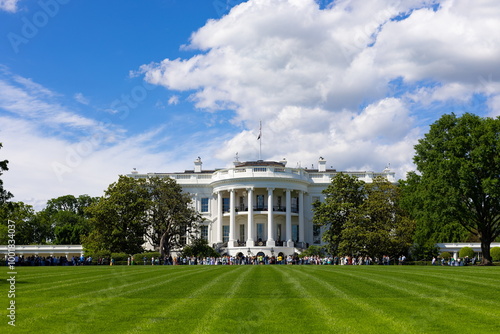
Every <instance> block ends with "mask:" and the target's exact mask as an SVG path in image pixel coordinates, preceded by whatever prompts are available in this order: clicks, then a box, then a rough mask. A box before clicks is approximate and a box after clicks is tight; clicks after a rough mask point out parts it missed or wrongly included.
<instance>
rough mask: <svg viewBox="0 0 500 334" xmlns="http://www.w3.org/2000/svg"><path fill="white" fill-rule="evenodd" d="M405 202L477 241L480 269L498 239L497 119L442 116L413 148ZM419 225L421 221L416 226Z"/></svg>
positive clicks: (499, 132)
mask: <svg viewBox="0 0 500 334" xmlns="http://www.w3.org/2000/svg"><path fill="white" fill-rule="evenodd" d="M415 151H416V153H415V157H414V162H415V164H416V166H417V170H418V171H419V172H420V173H419V174H415V173H414V174H411V177H410V179H409V183H410V187H411V188H412V189H413V190H414V192H413V193H412V192H406V195H405V196H408V197H409V199H407V201H409V202H413V205H414V207H416V208H418V210H419V211H423V212H424V213H423V214H421V215H420V217H419V216H418V215H417V217H416V218H417V219H419V218H422V217H426V218H429V217H433V218H434V223H435V224H440V223H441V222H444V223H450V222H457V223H459V224H460V225H461V226H463V227H464V228H465V229H467V230H468V231H469V232H470V233H472V234H474V235H476V236H477V237H478V238H479V240H480V241H481V250H482V253H483V260H482V263H483V264H491V256H490V244H491V242H493V241H494V240H495V239H496V238H497V237H498V236H499V235H500V117H497V118H495V119H493V118H481V117H479V116H476V115H472V114H468V113H466V114H464V115H463V116H461V117H457V116H456V115H454V114H451V115H444V116H442V117H441V118H440V119H439V120H438V121H436V122H435V123H434V124H432V125H431V127H430V130H429V132H428V133H427V134H426V135H425V136H424V138H422V139H420V140H419V142H418V144H417V145H416V146H415ZM419 223H420V221H419Z"/></svg>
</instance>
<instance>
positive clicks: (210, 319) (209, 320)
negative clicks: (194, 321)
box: [192, 266, 255, 333]
mask: <svg viewBox="0 0 500 334" xmlns="http://www.w3.org/2000/svg"><path fill="white" fill-rule="evenodd" d="M252 268H255V266H252V267H250V268H246V270H245V272H244V273H243V274H242V275H240V276H239V277H238V279H237V281H236V283H234V284H231V288H230V289H229V290H228V291H227V293H226V294H225V295H224V296H222V297H221V298H218V299H215V301H214V304H215V305H214V306H213V307H212V308H210V310H208V311H209V312H207V313H205V315H204V316H203V318H201V319H200V320H199V323H198V325H197V326H196V328H195V329H193V331H192V333H210V332H211V331H210V329H211V328H212V327H213V325H214V322H215V321H224V319H223V318H222V317H220V313H221V311H222V310H223V309H224V308H225V307H226V306H227V304H228V303H230V302H231V298H234V296H235V295H236V292H237V291H239V290H240V288H241V285H242V283H243V282H244V281H245V279H246V277H247V276H248V275H249V274H250V273H251V272H252V271H253V269H252Z"/></svg>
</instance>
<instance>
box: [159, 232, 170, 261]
mask: <svg viewBox="0 0 500 334" xmlns="http://www.w3.org/2000/svg"><path fill="white" fill-rule="evenodd" d="M166 239H167V233H163V234H162V236H161V239H160V256H161V258H162V259H163V258H164V257H165V255H170V247H169V245H168V244H167V243H166Z"/></svg>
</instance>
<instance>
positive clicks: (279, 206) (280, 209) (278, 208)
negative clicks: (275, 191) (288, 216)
mask: <svg viewBox="0 0 500 334" xmlns="http://www.w3.org/2000/svg"><path fill="white" fill-rule="evenodd" d="M281 204H282V203H281V196H278V207H277V210H278V211H283V208H282V207H281Z"/></svg>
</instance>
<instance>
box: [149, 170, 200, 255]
mask: <svg viewBox="0 0 500 334" xmlns="http://www.w3.org/2000/svg"><path fill="white" fill-rule="evenodd" d="M147 186H148V189H149V195H150V207H149V210H148V212H149V215H148V229H147V230H146V235H147V236H148V238H149V240H150V241H151V243H152V244H153V245H154V246H156V247H158V248H159V251H160V254H161V256H162V257H163V256H165V255H168V254H170V251H171V250H172V249H174V248H179V247H182V246H184V244H185V243H186V238H187V237H188V236H191V237H194V234H195V233H196V232H197V228H198V225H199V223H200V222H201V221H202V218H201V216H200V215H199V214H198V213H197V212H196V210H195V209H194V208H193V207H192V206H191V196H190V195H189V194H188V193H184V192H182V187H181V186H180V185H179V184H178V183H177V182H176V181H175V180H174V179H172V178H158V177H153V178H149V179H148V181H147Z"/></svg>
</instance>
